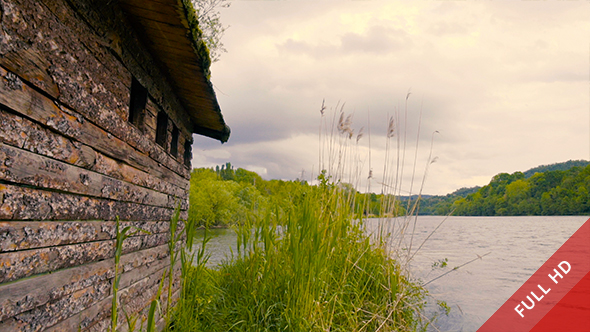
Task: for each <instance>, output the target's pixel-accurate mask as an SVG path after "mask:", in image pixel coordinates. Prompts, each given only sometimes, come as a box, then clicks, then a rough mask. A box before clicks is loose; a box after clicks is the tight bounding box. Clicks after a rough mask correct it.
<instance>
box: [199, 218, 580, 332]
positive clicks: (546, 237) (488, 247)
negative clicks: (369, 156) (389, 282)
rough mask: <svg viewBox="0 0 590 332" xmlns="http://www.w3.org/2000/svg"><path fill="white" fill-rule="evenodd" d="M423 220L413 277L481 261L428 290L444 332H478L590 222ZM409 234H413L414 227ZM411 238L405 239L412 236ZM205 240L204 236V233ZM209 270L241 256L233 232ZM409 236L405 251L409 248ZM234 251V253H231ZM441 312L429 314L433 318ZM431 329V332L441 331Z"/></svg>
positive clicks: (212, 248)
mask: <svg viewBox="0 0 590 332" xmlns="http://www.w3.org/2000/svg"><path fill="white" fill-rule="evenodd" d="M444 219H445V217H440V216H420V217H418V219H417V221H416V224H415V231H414V236H413V239H412V247H411V250H410V251H411V252H412V253H414V252H415V251H416V249H417V248H418V247H419V246H420V244H422V243H423V246H422V248H421V249H420V250H419V251H418V252H417V253H416V255H415V256H414V258H413V259H412V261H411V263H410V265H411V271H412V277H413V278H415V279H417V280H421V281H422V282H428V281H430V280H432V279H434V278H436V277H437V276H440V275H442V274H443V273H445V272H447V271H450V270H452V269H453V268H454V267H456V266H460V265H462V264H464V263H466V262H468V261H470V260H472V259H474V258H477V257H478V255H479V256H483V255H485V254H487V253H489V254H488V255H487V256H485V257H482V259H477V260H475V261H474V262H472V263H470V264H468V265H466V266H464V267H461V268H460V269H458V270H456V271H452V272H451V273H449V274H447V275H446V276H444V277H442V278H440V279H437V280H435V281H433V282H432V283H430V284H428V285H427V289H428V290H429V292H430V294H431V295H432V296H433V297H432V298H431V301H429V302H431V303H433V302H435V301H436V300H442V301H445V302H446V303H447V304H448V305H449V306H450V307H451V313H450V314H449V316H448V317H447V316H445V315H441V316H439V318H438V320H437V322H436V323H435V326H436V328H437V329H438V330H440V331H476V330H477V329H478V328H479V327H480V326H481V325H483V323H484V322H485V321H486V320H487V319H488V318H489V317H490V316H491V315H492V314H493V313H494V312H495V311H496V310H497V309H498V308H500V306H502V304H504V302H505V301H506V300H507V299H508V298H509V297H510V296H511V295H512V294H513V293H514V292H515V291H516V290H517V289H518V288H519V287H520V286H521V285H522V284H523V283H524V282H525V281H526V280H527V279H528V278H529V277H530V276H531V275H532V274H533V273H534V272H535V271H536V270H537V269H538V268H539V267H541V265H543V263H544V262H545V261H546V260H547V259H548V258H549V257H551V255H552V254H553V253H554V252H555V251H557V249H559V247H560V246H561V245H562V244H563V243H564V242H565V241H566V240H567V239H568V238H569V237H570V236H571V235H572V234H574V233H575V231H576V230H577V229H578V228H580V226H582V224H583V223H584V222H585V221H586V220H588V217H584V216H553V217H537V216H536V217H529V216H527V217H449V218H448V219H446V220H445V221H444V223H443V224H442V225H441V226H440V227H439V229H438V230H437V231H436V232H435V233H434V234H432V235H431V237H430V238H429V239H428V240H427V241H426V242H424V239H426V238H427V237H428V236H429V235H430V234H431V233H432V231H433V230H434V229H435V228H436V227H437V226H438V225H439V224H440V223H441V222H442V221H443V220H444ZM400 222H401V220H399V219H398V220H393V221H392V220H389V221H383V220H379V219H370V220H368V221H367V230H368V231H375V230H376V229H378V226H379V225H382V226H384V228H386V229H387V228H388V226H389V227H391V226H392V223H397V224H399V223H400ZM410 225H411V227H410V228H409V229H408V232H409V231H411V230H412V229H413V226H414V223H413V221H412V223H411V224H410ZM408 232H406V234H409V233H408ZM201 234H202V231H201ZM210 234H211V235H212V236H213V238H212V240H211V241H210V242H209V244H208V252H209V253H210V254H211V258H210V261H209V265H210V266H214V265H216V264H219V263H220V262H221V261H222V260H223V259H226V258H227V257H229V256H230V255H231V251H232V250H233V252H236V235H235V233H234V232H233V230H231V229H217V230H212V231H210ZM410 238H411V237H410V236H407V235H406V236H405V238H404V239H405V242H404V246H406V247H408V246H409V239H410ZM230 248H231V249H230ZM443 259H447V260H448V262H447V267H445V268H434V269H433V268H432V264H433V263H434V262H437V261H440V260H443ZM435 311H437V307H436V306H432V307H429V308H428V312H427V314H428V315H433V314H434V312H435ZM437 329H435V328H430V331H437Z"/></svg>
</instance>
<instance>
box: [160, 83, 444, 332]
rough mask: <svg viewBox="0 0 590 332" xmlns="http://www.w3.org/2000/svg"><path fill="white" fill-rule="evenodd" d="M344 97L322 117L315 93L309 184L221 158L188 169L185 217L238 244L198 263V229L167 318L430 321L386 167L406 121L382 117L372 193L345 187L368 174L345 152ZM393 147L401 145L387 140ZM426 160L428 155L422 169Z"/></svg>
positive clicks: (233, 322)
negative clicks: (382, 156)
mask: <svg viewBox="0 0 590 332" xmlns="http://www.w3.org/2000/svg"><path fill="white" fill-rule="evenodd" d="M408 96H409V94H408ZM406 101H407V98H406ZM343 108H344V105H337V106H336V107H335V108H333V109H332V110H333V111H334V112H333V115H332V117H331V119H332V120H331V122H330V121H329V119H328V117H326V116H325V111H326V110H327V109H326V107H324V105H323V104H322V108H321V110H320V113H321V122H320V131H319V143H320V144H319V145H320V162H319V165H320V169H322V170H323V171H321V172H320V174H319V175H318V176H317V177H316V178H315V179H314V183H313V184H310V183H308V182H307V181H305V180H301V179H300V180H294V181H281V180H270V181H267V180H264V179H262V178H261V177H260V176H258V175H257V174H256V173H254V172H250V171H247V170H244V169H240V168H238V169H237V170H234V168H233V167H232V166H231V164H229V163H228V164H225V165H223V166H221V167H215V168H209V169H205V168H203V169H195V170H193V172H192V179H191V188H190V207H189V219H188V223H189V224H194V225H199V226H203V227H204V228H205V230H207V228H208V227H212V226H225V227H231V228H232V229H233V230H234V231H235V232H236V234H237V249H236V250H235V251H234V252H232V254H231V256H230V257H228V259H227V260H226V261H225V262H224V263H222V264H220V265H219V266H217V267H209V266H207V264H206V263H207V255H206V251H205V250H204V248H205V247H206V244H207V241H208V238H207V237H206V236H205V237H204V238H203V240H202V243H201V246H200V249H198V250H197V253H196V254H195V255H194V257H195V258H194V261H193V262H191V263H190V264H186V260H185V259H183V264H182V265H183V287H182V291H181V295H180V298H179V301H178V304H177V307H176V310H175V311H174V314H173V316H172V318H171V320H170V323H169V325H168V330H171V331H305V332H307V331H417V330H422V329H425V328H426V327H427V326H428V325H429V324H431V323H430V322H431V320H430V319H428V318H426V317H424V313H423V308H424V306H425V304H426V299H427V296H428V294H427V291H426V290H425V289H424V287H422V285H421V284H420V281H418V280H415V279H413V278H412V277H411V274H410V271H409V262H410V260H411V259H412V257H413V255H415V254H416V252H417V251H418V250H419V249H420V247H418V249H416V248H415V247H412V239H411V238H410V239H408V238H406V236H410V237H411V234H412V225H413V220H414V219H413V218H412V215H413V214H415V211H416V208H417V204H416V203H417V201H416V200H414V201H412V202H406V203H404V204H403V206H404V207H406V208H407V209H408V211H410V212H409V213H408V212H407V211H406V210H405V209H404V208H402V205H401V204H400V203H399V201H398V200H397V198H396V196H395V195H394V194H395V193H398V192H399V188H398V185H399V183H400V182H401V181H400V180H399V179H401V177H402V174H401V173H403V171H402V169H403V168H401V169H400V168H399V167H393V168H390V167H389V165H396V164H400V162H402V161H403V158H404V156H405V146H406V139H405V137H404V136H403V135H400V133H399V132H398V130H400V128H397V127H396V126H395V123H398V122H399V123H404V126H401V128H405V122H400V121H399V120H400V119H399V117H400V114H399V113H397V112H396V115H395V116H394V117H391V119H390V120H389V128H388V132H387V135H386V136H385V137H386V140H387V142H386V149H387V152H388V154H387V158H386V159H387V160H386V165H385V166H384V173H385V175H384V178H383V179H382V180H380V181H379V182H378V183H380V185H381V186H382V192H383V194H381V195H377V194H371V193H369V194H363V193H360V192H358V191H357V190H356V189H355V188H356V187H358V183H359V178H360V177H361V176H363V177H364V176H366V175H367V174H368V178H367V179H368V181H369V182H370V181H372V180H373V179H372V170H371V169H370V167H369V169H368V170H361V167H359V165H358V160H359V156H358V155H356V153H358V142H359V140H360V139H361V137H362V136H363V129H362V128H361V129H359V130H357V131H355V130H353V129H352V121H351V119H352V116H351V115H348V116H347V115H345V113H344V111H343ZM355 134H356V135H355ZM355 136H356V140H355V139H354V138H353V137H355ZM396 140H397V142H396ZM417 141H418V140H417ZM394 147H403V149H404V150H402V151H401V152H400V151H396V152H395V153H394V152H392V151H389V150H390V149H394ZM416 149H417V147H416ZM395 158H400V162H396V161H395V160H394V159H395ZM432 162H434V161H433V160H432V159H431V156H429V159H428V160H427V168H426V169H428V165H430V164H431V163H432ZM415 167H416V165H414V170H415ZM361 174H362V175H361ZM412 178H413V176H412ZM353 184H356V185H353ZM410 191H411V190H410ZM371 216H385V217H396V216H403V217H405V218H393V219H392V218H389V219H387V220H386V221H384V222H383V224H380V225H379V227H378V229H377V230H374V231H373V232H372V233H369V232H368V231H367V228H366V227H365V221H366V218H367V217H371ZM405 240H408V241H407V242H406V241H405ZM416 246H417V245H416ZM441 307H442V306H441Z"/></svg>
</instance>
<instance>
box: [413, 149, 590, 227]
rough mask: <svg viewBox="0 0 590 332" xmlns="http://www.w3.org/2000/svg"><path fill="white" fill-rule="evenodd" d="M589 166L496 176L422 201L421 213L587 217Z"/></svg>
mask: <svg viewBox="0 0 590 332" xmlns="http://www.w3.org/2000/svg"><path fill="white" fill-rule="evenodd" d="M589 190H590V165H588V162H587V161H582V160H577V161H571V160H570V161H568V162H565V163H558V164H553V165H544V166H539V167H536V168H533V169H530V170H528V171H526V172H515V173H512V174H508V173H500V174H498V175H496V176H494V177H493V178H492V180H491V181H490V183H489V184H488V185H486V186H483V187H481V188H478V187H476V188H463V189H460V190H458V191H456V192H454V193H452V194H448V195H446V196H431V197H428V198H425V199H423V201H422V203H421V206H420V207H421V208H420V212H421V214H436V215H446V214H449V213H451V211H453V214H454V215H458V216H520V215H588V214H590V195H589Z"/></svg>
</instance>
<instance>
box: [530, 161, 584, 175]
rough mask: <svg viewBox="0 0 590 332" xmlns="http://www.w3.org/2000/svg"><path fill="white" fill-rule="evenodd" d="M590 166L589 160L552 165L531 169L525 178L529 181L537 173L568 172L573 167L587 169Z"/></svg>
mask: <svg viewBox="0 0 590 332" xmlns="http://www.w3.org/2000/svg"><path fill="white" fill-rule="evenodd" d="M589 164H590V162H589V161H587V160H568V161H566V162H563V163H555V164H550V165H541V166H537V167H534V168H531V169H529V170H528V171H526V172H524V176H525V177H526V178H527V179H528V178H530V177H531V176H533V175H535V173H544V172H548V171H567V170H568V169H570V168H572V167H582V168H584V167H586V166H588V165H589Z"/></svg>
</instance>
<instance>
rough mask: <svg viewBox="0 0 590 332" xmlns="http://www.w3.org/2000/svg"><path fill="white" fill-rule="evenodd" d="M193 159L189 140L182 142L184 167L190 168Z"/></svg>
mask: <svg viewBox="0 0 590 332" xmlns="http://www.w3.org/2000/svg"><path fill="white" fill-rule="evenodd" d="M192 159H193V145H192V144H191V142H190V141H189V140H186V142H184V164H185V165H186V167H188V168H190V167H191V160H192Z"/></svg>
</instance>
